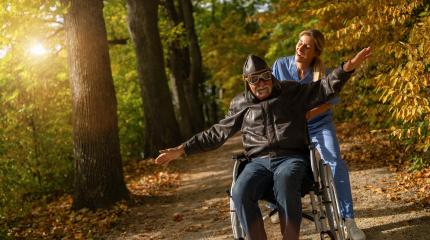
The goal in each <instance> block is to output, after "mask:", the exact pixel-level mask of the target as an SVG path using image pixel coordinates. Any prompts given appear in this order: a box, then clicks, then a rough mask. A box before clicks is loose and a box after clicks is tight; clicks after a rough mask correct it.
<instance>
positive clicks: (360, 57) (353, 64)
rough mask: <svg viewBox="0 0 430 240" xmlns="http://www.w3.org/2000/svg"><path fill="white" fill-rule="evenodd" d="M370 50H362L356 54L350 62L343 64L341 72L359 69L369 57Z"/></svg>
mask: <svg viewBox="0 0 430 240" xmlns="http://www.w3.org/2000/svg"><path fill="white" fill-rule="evenodd" d="M371 50H372V49H371V48H370V47H367V48H363V50H361V51H360V52H358V53H357V54H356V55H355V56H354V57H353V58H352V59H351V60H349V61H348V62H346V63H345V64H343V70H344V71H345V72H351V71H353V70H355V69H357V68H358V67H360V65H361V64H362V63H363V62H364V60H366V59H367V58H369V57H370V55H371Z"/></svg>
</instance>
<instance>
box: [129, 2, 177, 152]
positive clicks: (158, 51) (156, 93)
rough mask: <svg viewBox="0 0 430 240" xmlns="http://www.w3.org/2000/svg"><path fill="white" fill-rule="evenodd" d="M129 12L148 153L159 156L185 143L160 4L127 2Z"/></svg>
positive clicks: (145, 150)
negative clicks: (166, 66)
mask: <svg viewBox="0 0 430 240" xmlns="http://www.w3.org/2000/svg"><path fill="white" fill-rule="evenodd" d="M127 11H128V25H129V31H130V33H131V36H132V39H133V42H134V45H135V49H136V56H137V68H138V77H139V82H140V86H141V94H142V99H143V109H144V120H145V133H144V134H145V149H144V152H145V154H149V155H150V156H156V155H158V151H159V150H160V149H164V148H167V147H172V146H175V145H177V144H178V143H179V142H180V139H181V138H180V131H179V127H178V123H177V121H176V119H175V114H174V110H173V104H172V97H171V94H170V91H169V87H168V85H167V77H166V72H165V69H164V59H163V48H162V45H161V39H160V33H159V30H158V1H155V0H127Z"/></svg>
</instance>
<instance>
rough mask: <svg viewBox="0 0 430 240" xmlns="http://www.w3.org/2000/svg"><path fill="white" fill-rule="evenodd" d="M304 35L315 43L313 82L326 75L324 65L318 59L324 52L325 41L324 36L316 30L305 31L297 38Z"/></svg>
mask: <svg viewBox="0 0 430 240" xmlns="http://www.w3.org/2000/svg"><path fill="white" fill-rule="evenodd" d="M305 35H306V36H309V37H311V38H312V39H313V40H314V43H315V52H316V53H317V56H316V57H315V58H314V60H313V63H312V64H313V66H314V68H313V73H314V74H313V75H314V76H313V81H314V82H315V81H317V80H319V79H321V78H322V77H324V76H325V75H326V74H325V66H324V63H323V62H322V61H321V58H320V57H321V54H322V52H323V50H324V44H325V39H324V35H323V34H322V33H321V32H320V31H318V30H316V29H310V30H305V31H303V32H301V33H300V34H299V38H301V37H302V36H305Z"/></svg>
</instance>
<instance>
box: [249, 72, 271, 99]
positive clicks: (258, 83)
mask: <svg viewBox="0 0 430 240" xmlns="http://www.w3.org/2000/svg"><path fill="white" fill-rule="evenodd" d="M245 80H246V81H247V83H248V86H249V89H250V90H251V92H252V94H254V96H255V97H256V98H258V100H264V99H266V98H268V97H269V96H270V94H271V93H272V87H273V82H272V81H273V80H272V72H271V71H270V70H265V71H263V72H259V73H254V74H251V75H250V76H248V77H247V78H246V79H245Z"/></svg>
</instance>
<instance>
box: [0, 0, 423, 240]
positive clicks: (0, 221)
mask: <svg viewBox="0 0 430 240" xmlns="http://www.w3.org/2000/svg"><path fill="white" fill-rule="evenodd" d="M85 9H87V10H85ZM99 13H100V14H99ZM94 23H97V24H94ZM92 24H94V25H97V27H94V28H93V25H92ZM311 28H315V29H319V30H321V31H322V32H323V33H324V35H325V37H326V48H325V50H324V54H323V60H324V62H325V63H326V65H327V66H328V67H334V66H336V65H337V64H338V63H339V62H341V61H343V60H346V59H348V57H351V56H352V54H353V53H355V52H357V51H358V50H360V49H362V48H363V47H367V46H371V47H372V49H373V54H372V59H371V60H370V61H368V62H367V63H366V64H365V66H363V67H362V68H360V69H359V70H358V71H357V73H356V74H354V77H353V79H351V81H350V83H349V84H348V85H347V86H346V87H345V90H344V91H343V92H342V94H341V99H342V100H341V102H340V103H339V104H338V105H337V106H336V114H335V116H336V119H337V121H356V122H357V121H358V122H360V123H361V124H365V125H367V126H368V127H369V129H372V131H374V132H375V133H378V132H379V133H388V134H390V136H391V137H390V140H391V141H392V142H393V144H396V145H398V147H399V150H398V151H399V152H401V153H402V154H403V155H404V156H407V157H406V158H404V159H402V160H401V161H402V162H404V165H405V166H406V168H405V171H423V170H425V169H427V168H428V167H429V164H430V154H429V151H428V149H429V147H430V125H429V123H430V105H429V96H430V88H429V84H430V57H429V56H430V2H429V1H425V0H391V1H385V0H372V1H371V0H359V1H325V0H316V1H300V0H298V1H291V0H160V1H153V0H148V1H134V0H128V1H120V0H109V1H89V2H88V3H85V1H83V0H77V1H68V0H63V1H50V0H37V1H35V0H31V1H30V0H13V1H12V0H2V1H1V4H0V106H1V107H0V119H1V121H0V237H2V236H3V237H4V238H6V237H7V236H9V235H8V234H7V233H8V231H9V229H10V228H11V224H12V225H13V223H11V222H13V221H17V219H19V218H20V217H22V216H25V214H27V213H28V212H29V211H31V207H32V205H31V204H30V203H31V202H33V201H44V202H49V201H51V200H52V199H55V198H58V197H59V196H62V195H64V194H72V195H73V198H74V204H73V209H76V210H78V209H81V208H90V209H96V208H105V207H110V206H112V204H114V203H115V202H117V201H119V200H122V199H127V198H128V196H127V193H126V192H127V191H126V190H124V189H126V188H125V186H124V180H123V176H122V163H124V164H127V163H128V162H133V161H140V160H142V159H149V158H150V157H151V156H154V155H155V154H156V153H157V151H158V149H162V148H165V147H170V146H173V145H174V144H177V143H179V142H181V141H183V140H184V139H186V138H187V137H189V136H191V135H192V134H194V133H196V132H198V131H200V130H203V129H204V128H205V127H207V126H210V125H211V124H212V123H214V122H216V121H217V120H219V119H220V118H222V116H224V114H225V112H226V110H227V108H228V103H229V101H230V100H231V99H232V97H233V96H235V95H236V94H238V93H239V92H241V91H242V90H243V86H244V84H243V80H242V75H241V73H242V66H243V63H244V60H245V58H246V56H247V55H248V54H250V53H253V54H256V55H259V56H263V57H264V58H265V59H266V60H267V61H268V62H269V64H272V63H273V62H274V60H275V59H276V58H278V57H281V56H285V55H291V54H293V53H294V49H295V44H296V42H297V39H298V34H299V33H300V32H301V31H302V30H305V29H311ZM103 51H106V52H107V51H108V53H109V54H108V55H106V54H105V55H103ZM99 52H100V53H101V55H98V53H99ZM92 55H94V56H96V57H94V58H92ZM99 56H102V57H99ZM106 63H107V65H106ZM105 109H108V111H104V110H105ZM167 120H168V121H167ZM105 122H106V124H105ZM107 123H109V124H107ZM100 132H103V133H102V134H99V133H100ZM106 139H108V140H109V141H107V140H106ZM106 149H109V150H106ZM110 151H112V152H110ZM88 156H90V157H88ZM107 156H114V157H110V158H109V157H107ZM393 157H394V155H393ZM107 158H108V159H107ZM111 158H112V159H111ZM92 161H93V162H92ZM91 164H93V165H91ZM108 168H109V169H110V168H114V169H116V170H115V171H116V172H115V171H114V172H110V171H111V170H108ZM112 175H114V176H116V177H115V179H116V180H113V182H109V181H108V180H106V179H107V178H109V176H112ZM88 176H90V177H88ZM94 176H96V177H94ZM97 176H101V177H97ZM87 177H88V178H91V179H92V180H91V181H87V180H86V179H87ZM94 179H95V180H94ZM80 180H82V181H80ZM110 184H112V185H110ZM106 186H118V187H114V189H116V190H115V191H116V192H115V191H114V192H109V191H108V190H106V189H107V188H108V187H106ZM89 189H90V190H91V189H97V190H95V192H98V193H101V194H99V195H105V197H100V196H86V195H88V193H86V192H92V191H88V190H89ZM105 191H108V193H107V194H105V193H106V192H105ZM117 193H120V194H119V195H118V197H117V198H115V197H112V196H114V195H116V194H117ZM106 198H107V199H106Z"/></svg>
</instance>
